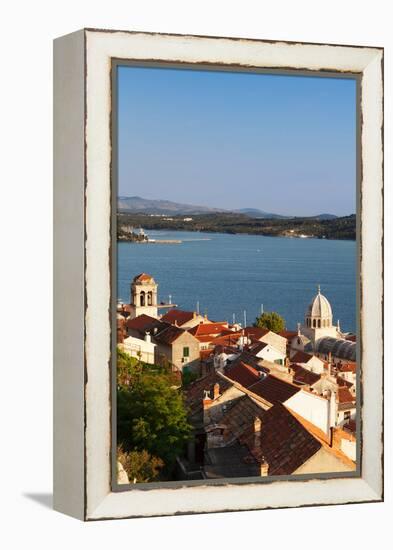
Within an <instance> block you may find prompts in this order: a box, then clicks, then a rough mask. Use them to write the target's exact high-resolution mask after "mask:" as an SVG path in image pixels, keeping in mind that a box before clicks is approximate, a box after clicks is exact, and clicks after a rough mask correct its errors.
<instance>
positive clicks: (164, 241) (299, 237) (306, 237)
mask: <svg viewBox="0 0 393 550" xmlns="http://www.w3.org/2000/svg"><path fill="white" fill-rule="evenodd" d="M147 230H148V231H154V232H158V231H162V232H176V233H203V234H205V235H216V234H217V235H247V236H249V237H274V238H282V239H297V240H317V241H345V242H354V243H356V240H357V239H337V238H336V239H332V238H329V237H316V236H314V235H304V234H302V235H278V234H274V233H273V234H265V233H248V232H245V231H241V232H233V231H199V230H196V229H192V228H189V229H169V228H165V229H149V228H147ZM198 240H208V239H198ZM117 242H118V243H119V242H120V243H121V242H127V243H133V244H182V243H183V242H185V240H184V239H162V240H160V239H159V240H156V239H152V240H146V241H138V240H133V239H124V238H122V239H119V238H117Z"/></svg>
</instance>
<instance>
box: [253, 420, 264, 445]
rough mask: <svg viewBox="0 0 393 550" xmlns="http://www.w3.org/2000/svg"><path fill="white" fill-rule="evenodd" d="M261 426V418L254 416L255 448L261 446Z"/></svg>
mask: <svg viewBox="0 0 393 550" xmlns="http://www.w3.org/2000/svg"><path fill="white" fill-rule="evenodd" d="M261 428H262V420H261V419H260V418H259V416H256V417H255V419H254V447H256V448H259V447H260V446H261Z"/></svg>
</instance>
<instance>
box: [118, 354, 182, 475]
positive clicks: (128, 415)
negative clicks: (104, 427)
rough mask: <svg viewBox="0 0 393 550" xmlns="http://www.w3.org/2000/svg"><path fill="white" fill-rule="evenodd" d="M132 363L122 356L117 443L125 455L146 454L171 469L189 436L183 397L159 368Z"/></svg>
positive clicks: (119, 375)
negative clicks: (143, 452) (136, 452)
mask: <svg viewBox="0 0 393 550" xmlns="http://www.w3.org/2000/svg"><path fill="white" fill-rule="evenodd" d="M130 359H132V358H129V357H128V356H127V354H124V353H122V352H119V356H118V366H119V368H118V391H117V434H118V443H119V444H121V445H122V448H123V449H124V451H125V452H131V451H138V452H141V451H147V452H148V453H149V454H150V455H152V456H153V457H158V458H159V459H161V460H162V461H163V462H164V464H165V467H166V468H167V469H170V468H171V467H172V466H173V465H174V462H175V458H176V456H177V455H178V454H179V453H181V452H182V450H183V448H184V445H185V443H186V441H187V440H188V439H189V436H190V430H191V426H190V425H189V424H188V421H187V411H186V407H185V404H184V401H183V396H182V394H181V393H180V392H179V391H178V389H177V387H176V386H174V385H173V378H171V376H170V375H168V373H166V372H164V371H163V370H162V369H161V368H160V367H155V366H151V365H144V364H141V363H140V362H138V361H136V362H135V360H130ZM134 458H135V457H134Z"/></svg>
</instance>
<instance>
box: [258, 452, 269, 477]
mask: <svg viewBox="0 0 393 550" xmlns="http://www.w3.org/2000/svg"><path fill="white" fill-rule="evenodd" d="M259 468H260V475H261V477H266V476H268V475H269V464H268V462H266V460H265V457H263V456H262V457H261V463H260V465H259Z"/></svg>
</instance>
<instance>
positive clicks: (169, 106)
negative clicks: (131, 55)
mask: <svg viewBox="0 0 393 550" xmlns="http://www.w3.org/2000/svg"><path fill="white" fill-rule="evenodd" d="M118 83H119V86H118V109H119V116H118V120H119V136H118V137H119V149H118V159H119V196H128V197H132V196H139V197H143V198H144V199H150V200H169V201H172V202H177V203H183V204H191V205H197V206H207V207H210V208H222V209H224V210H239V209H242V208H256V209H260V210H263V211H265V212H271V213H275V214H281V215H288V216H290V215H293V216H314V215H318V214H322V213H329V214H335V215H337V216H346V215H350V214H353V213H356V81H355V80H354V79H340V78H327V77H323V78H322V77H308V76H284V75H265V74H252V73H231V72H216V71H199V70H198V71H195V70H184V69H162V68H141V67H127V66H123V67H119V75H118Z"/></svg>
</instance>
